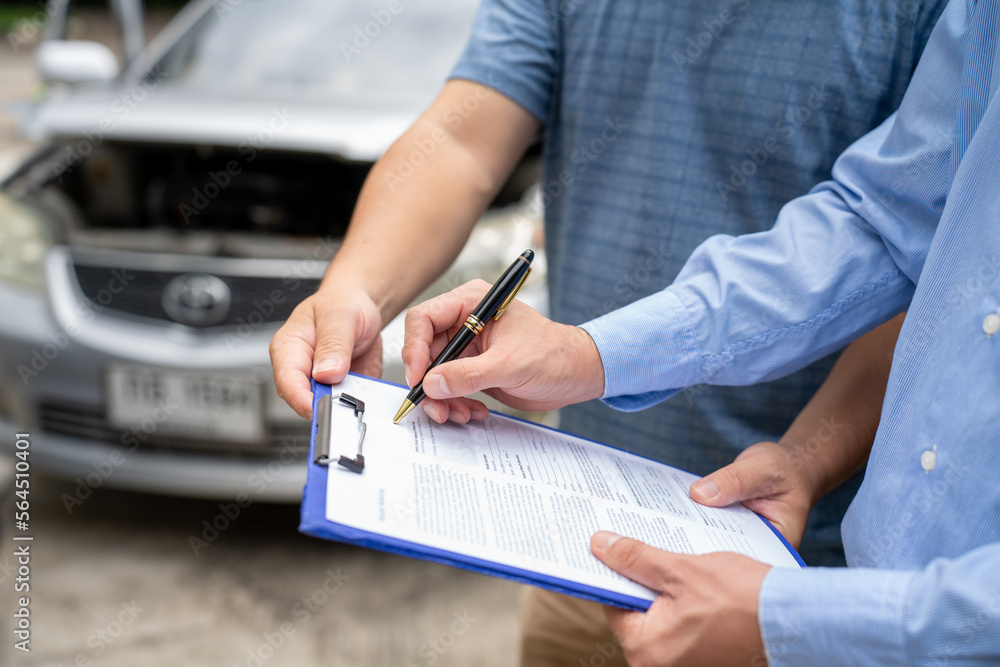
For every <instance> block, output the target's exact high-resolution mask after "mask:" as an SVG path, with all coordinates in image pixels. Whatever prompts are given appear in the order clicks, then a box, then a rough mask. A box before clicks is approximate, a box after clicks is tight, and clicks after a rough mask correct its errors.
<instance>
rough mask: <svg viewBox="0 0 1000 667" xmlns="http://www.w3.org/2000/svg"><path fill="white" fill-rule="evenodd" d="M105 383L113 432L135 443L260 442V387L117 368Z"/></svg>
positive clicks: (232, 379)
mask: <svg viewBox="0 0 1000 667" xmlns="http://www.w3.org/2000/svg"><path fill="white" fill-rule="evenodd" d="M106 377H107V390H108V422H109V423H110V424H111V426H112V427H113V428H119V429H122V431H123V432H124V431H129V432H135V435H137V436H139V437H140V438H141V437H142V436H143V434H144V435H146V436H147V437H149V438H155V437H157V436H171V437H182V438H190V439H202V440H212V441H228V442H238V443H245V444H261V445H262V444H264V442H265V440H264V418H263V413H264V410H263V397H262V393H261V387H260V385H259V384H258V383H256V382H254V381H252V380H249V379H242V378H235V377H232V376H226V375H217V374H207V373H185V372H176V371H168V370H162V369H155V370H154V369H148V368H137V367H122V366H113V367H110V368H108V370H107V376H106Z"/></svg>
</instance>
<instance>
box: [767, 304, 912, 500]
mask: <svg viewBox="0 0 1000 667" xmlns="http://www.w3.org/2000/svg"><path fill="white" fill-rule="evenodd" d="M904 317H905V315H902V314H901V315H898V316H897V317H895V318H893V319H891V320H889V321H888V322H886V323H885V324H883V325H882V326H880V327H878V328H876V329H874V330H872V331H870V332H869V333H867V334H865V335H864V336H862V337H861V338H859V339H857V340H856V341H854V342H853V343H851V345H849V346H848V347H847V349H845V350H844V353H843V354H842V355H841V356H840V359H838V360H837V363H836V364H835V365H834V367H833V370H831V371H830V375H829V376H828V377H827V379H826V381H825V382H824V383H823V385H822V386H821V387H820V388H819V390H818V391H817V392H816V394H815V395H814V396H813V398H812V400H810V401H809V403H808V404H807V405H806V407H805V408H803V409H802V411H801V412H800V413H799V415H798V417H796V419H795V421H794V422H792V425H791V426H790V427H789V428H788V430H787V431H786V432H785V434H784V436H782V438H781V440H780V441H779V444H781V445H782V446H784V447H786V448H787V449H788V454H787V460H788V462H789V463H790V464H792V465H793V466H794V467H795V469H796V470H801V471H802V472H803V473H804V474H805V475H806V476H807V477H808V479H809V480H810V487H811V489H812V491H813V498H812V500H813V502H815V501H816V500H818V499H819V498H820V497H822V496H823V495H825V494H826V493H828V492H829V491H831V490H832V489H834V488H835V487H837V486H838V485H840V484H841V483H843V482H844V481H846V480H847V478H849V477H850V476H851V475H853V474H854V473H855V472H856V471H857V470H858V469H859V468H861V466H863V465H864V463H865V462H866V461H867V460H868V454H869V453H870V452H871V448H872V443H873V442H874V440H875V431H876V430H877V429H878V424H879V418H880V415H881V410H882V401H883V398H884V397H885V387H886V383H887V381H888V379H889V369H890V367H891V365H892V352H893V348H894V347H895V345H896V338H897V337H898V335H899V330H900V327H901V326H902V324H903V318H904Z"/></svg>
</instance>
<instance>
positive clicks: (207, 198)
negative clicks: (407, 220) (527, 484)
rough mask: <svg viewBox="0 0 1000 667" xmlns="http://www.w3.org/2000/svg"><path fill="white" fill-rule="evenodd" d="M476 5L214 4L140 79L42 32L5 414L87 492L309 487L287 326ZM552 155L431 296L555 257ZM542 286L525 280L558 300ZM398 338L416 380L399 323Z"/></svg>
mask: <svg viewBox="0 0 1000 667" xmlns="http://www.w3.org/2000/svg"><path fill="white" fill-rule="evenodd" d="M120 2H121V0H120ZM122 4H123V5H125V6H127V5H129V4H130V3H127V2H124V3H122ZM474 9H475V2H474V1H473V0H462V1H458V0H433V1H431V0H426V1H424V2H420V3H415V2H408V1H407V0H375V1H365V2H358V1H357V0H343V1H336V2H330V1H327V0H215V1H212V0H203V1H198V2H193V3H191V4H190V5H188V6H187V7H186V8H185V9H184V10H182V11H181V12H180V14H178V16H177V17H176V18H175V19H174V20H173V21H172V22H171V23H170V24H169V25H168V26H167V27H166V28H165V29H164V30H163V31H162V32H161V33H160V35H159V36H158V37H157V38H156V40H154V41H153V42H152V43H151V44H150V45H149V46H148V47H146V48H145V49H142V50H141V51H139V50H138V49H136V54H135V55H134V58H132V62H131V64H130V65H129V66H128V67H126V68H125V69H124V71H122V72H118V71H117V70H118V65H117V64H116V61H115V60H114V56H112V55H111V54H110V52H108V51H107V50H106V49H104V47H101V46H100V45H97V44H81V43H73V42H60V41H50V42H46V43H44V44H43V45H42V46H41V47H40V49H39V52H38V65H39V70H40V72H41V74H42V76H43V79H44V80H46V81H47V83H48V90H49V95H48V96H47V98H46V99H45V100H43V101H42V102H40V103H38V104H37V105H35V106H34V107H32V108H31V109H30V110H29V111H28V113H27V114H26V116H25V117H24V119H23V130H24V132H25V134H26V135H27V136H29V137H32V138H34V139H36V140H39V141H40V142H41V149H40V150H39V151H38V152H37V153H36V154H35V155H34V156H33V157H31V158H30V159H28V160H27V161H26V162H25V163H24V164H23V165H21V166H20V168H19V169H17V171H16V172H15V173H14V174H13V175H12V176H10V177H9V178H7V180H6V181H5V182H4V183H3V184H2V186H0V188H2V189H0V312H2V313H3V317H0V358H2V359H3V361H4V363H3V364H2V368H0V373H2V375H0V429H2V430H3V431H4V432H6V433H13V432H15V430H17V431H18V432H24V431H27V432H29V433H30V434H31V436H32V449H31V457H32V463H33V465H34V468H33V469H35V470H46V471H49V472H51V473H54V474H59V475H63V476H67V477H69V478H71V479H74V480H75V481H76V484H75V496H74V497H67V498H64V501H65V502H66V503H67V506H68V507H71V506H72V505H73V504H74V503H75V501H76V500H79V501H82V500H84V499H85V498H86V497H87V496H89V495H90V494H91V493H93V492H94V490H95V489H96V488H99V487H101V486H114V487H118V488H129V489H136V490H144V491H151V492H159V493H170V494H179V495H194V496H201V497H215V498H236V497H249V498H252V499H261V500H271V501H294V500H297V499H298V498H299V497H300V495H301V490H302V484H303V481H304V463H303V462H304V458H305V456H304V455H305V452H306V450H307V449H308V444H309V439H308V425H307V424H306V423H305V422H303V421H302V420H301V419H299V418H298V417H297V416H296V415H295V414H294V413H293V412H292V411H291V410H290V409H289V408H288V407H287V406H286V405H285V404H284V402H283V401H281V400H280V399H279V398H278V397H277V395H276V394H275V392H274V389H273V383H272V381H271V368H270V364H269V361H268V354H267V346H268V342H269V340H270V338H271V336H272V335H273V333H274V332H275V331H276V330H277V328H278V327H279V326H280V324H281V322H283V321H284V320H285V318H287V316H288V314H289V313H290V312H291V311H292V309H293V308H294V307H295V305H296V304H297V303H298V302H299V301H301V300H302V299H303V298H305V297H306V296H307V295H309V294H310V293H311V292H312V291H313V290H314V289H315V287H316V285H317V284H318V280H319V278H320V277H321V275H322V273H323V271H324V269H325V267H326V265H327V263H328V261H329V259H330V258H331V257H332V256H333V255H334V254H335V253H336V251H337V247H338V245H339V241H340V238H341V237H342V235H343V233H344V231H345V229H346V227H347V225H348V221H349V219H350V216H351V212H352V209H353V206H354V202H355V199H356V197H357V194H358V191H359V188H360V187H361V184H362V182H363V181H364V179H365V176H366V175H367V173H368V171H369V169H370V167H371V164H372V163H373V161H375V160H376V159H377V158H378V157H379V156H380V155H381V154H382V153H383V152H384V151H385V150H386V148H387V147H388V146H389V145H390V144H391V143H392V141H393V140H394V139H395V138H396V137H397V136H398V135H399V134H400V133H401V132H403V131H404V130H405V129H406V128H407V127H408V126H409V124H410V123H412V122H413V120H414V119H415V118H416V116H417V115H418V114H419V113H420V112H421V110H422V109H424V108H425V107H426V106H427V105H428V104H429V103H430V101H431V100H432V99H433V97H434V96H435V94H436V93H437V91H438V90H439V88H440V86H441V85H442V84H443V82H444V79H445V77H446V75H447V73H448V71H449V68H450V67H451V66H452V64H453V63H454V62H455V60H456V58H457V57H458V54H459V53H460V51H461V49H462V47H463V45H464V43H465V41H466V39H467V35H468V33H469V31H470V27H471V22H472V17H473V13H474ZM126 43H129V42H128V40H126ZM131 43H134V40H133V41H132V42H131ZM140 46H141V44H140ZM473 107H474V101H470V105H469V108H461V109H456V110H455V113H456V114H459V115H461V114H468V113H472V112H473V111H474V108H473ZM431 149H432V147H431ZM428 150H430V149H428ZM411 158H412V161H413V163H414V164H411V165H409V166H410V167H411V168H418V167H419V164H417V163H418V162H419V160H420V155H417V154H414V155H413V156H411ZM537 161H538V156H537V151H529V154H528V155H527V156H526V157H525V159H524V161H523V162H522V164H521V166H520V167H519V168H518V170H517V172H516V173H515V175H514V176H513V177H512V179H511V182H510V183H509V184H508V186H507V187H506V188H505V189H504V191H503V192H502V193H501V194H500V195H499V196H498V197H497V200H496V201H495V202H494V205H493V206H492V207H491V209H490V210H489V211H488V212H487V214H486V215H485V216H484V217H483V219H482V220H481V221H480V222H479V224H478V225H477V227H476V229H475V231H474V232H473V237H472V239H471V241H470V243H469V245H468V246H467V247H466V250H465V251H464V252H463V254H462V256H461V257H460V258H459V259H458V260H457V261H456V263H455V265H454V266H453V267H452V268H451V270H450V271H449V272H448V274H447V275H446V276H445V277H444V278H443V279H442V280H441V281H439V282H438V283H437V284H436V285H435V286H434V287H433V288H432V289H431V290H430V291H429V292H428V293H427V294H425V295H424V296H429V295H431V294H432V293H436V292H441V291H444V290H445V289H448V288H451V287H453V286H456V285H458V284H461V283H462V282H464V281H466V280H468V279H471V278H473V277H483V278H486V279H488V280H491V279H492V278H493V277H494V276H496V275H498V274H499V273H500V271H502V269H503V268H504V267H505V266H506V265H507V264H508V263H509V262H510V260H511V258H512V257H515V256H517V255H518V254H519V253H520V252H521V251H522V250H524V248H527V247H535V248H536V250H537V249H538V241H539V238H540V236H539V229H540V217H541V216H540V213H541V212H540V210H539V208H540V207H539V205H538V197H537V194H535V195H534V196H532V193H533V192H536V191H535V190H534V189H533V188H532V187H531V186H532V185H533V184H534V182H535V179H536V178H537ZM405 168H406V165H401V166H400V173H402V172H403V170H404V169H405ZM540 259H541V261H536V267H538V269H540V270H539V271H536V273H535V275H539V274H541V273H542V271H541V270H544V257H541V258H540ZM533 278H534V276H533ZM533 282H534V283H535V287H534V289H533V290H527V288H526V291H523V292H522V296H523V297H524V298H526V299H528V300H529V301H532V300H533V301H534V302H535V305H537V306H540V307H543V308H544V303H542V301H543V299H544V296H543V294H544V287H543V284H544V281H542V280H537V279H534V281H533ZM383 337H384V341H385V347H384V349H385V364H386V374H385V375H386V377H387V378H388V379H391V380H396V381H402V371H401V368H400V362H399V353H400V343H401V327H400V322H399V320H397V321H395V322H394V323H392V324H390V326H389V327H387V329H386V331H385V332H384V334H383ZM241 494H244V495H241Z"/></svg>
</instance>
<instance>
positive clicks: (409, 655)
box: [0, 22, 520, 667]
mask: <svg viewBox="0 0 1000 667" xmlns="http://www.w3.org/2000/svg"><path fill="white" fill-rule="evenodd" d="M104 28H106V26H102V24H100V22H96V24H90V25H82V26H81V25H77V26H76V28H75V29H77V30H81V31H84V34H90V35H97V36H98V38H101V37H102V36H104V35H106V34H107V31H106V30H105V29H104ZM86 31H91V32H90V33H86ZM4 42H5V43H4V44H2V45H0V172H5V171H6V170H7V169H9V168H11V167H12V166H13V165H15V164H16V163H17V161H18V160H19V159H20V157H21V156H23V155H24V154H25V152H26V151H27V150H29V149H30V145H29V144H27V143H26V142H24V141H22V140H20V139H19V138H18V137H17V136H16V131H15V129H14V124H13V121H12V119H11V117H10V113H9V111H7V107H8V105H9V104H10V103H12V102H15V101H17V100H23V99H26V98H28V97H29V96H30V95H31V94H32V91H33V89H34V86H35V82H34V74H33V70H32V66H31V54H30V51H29V50H28V49H22V50H20V52H18V53H14V52H13V49H12V48H11V47H10V45H9V42H8V41H7V40H6V39H5V40H4ZM13 436H14V434H12V433H4V434H0V437H3V438H12V437H13ZM11 478H12V471H11V469H10V465H9V462H0V494H6V495H4V496H3V498H2V500H0V527H2V533H0V609H3V610H4V613H3V614H2V615H0V664H2V665H17V666H20V665H25V666H29V665H39V666H45V667H56V666H58V665H65V666H66V667H69V666H70V665H80V666H88V665H100V666H106V667H134V666H135V665H186V666H189V667H199V666H201V665H206V666H209V665H211V666H214V665H225V666H230V665H234V666H240V667H259V666H260V665H268V666H269V667H270V666H272V665H273V666H278V665H294V666H296V667H311V666H313V665H316V666H319V665H324V666H326V665H330V666H335V665H399V666H407V665H420V666H423V665H432V664H433V665H477V666H484V667H489V666H491V665H510V664H514V662H515V656H516V645H517V634H518V630H517V600H518V596H519V594H520V587H519V586H517V585H514V584H511V583H509V582H505V581H500V580H496V579H492V578H488V577H484V576H480V575H476V574H472V573H468V572H463V571H459V570H455V569H452V568H447V567H444V566H439V565H433V564H430V563H423V562H419V561H415V560H410V559H404V558H399V557H395V556H389V555H385V554H379V553H375V552H372V551H367V550H362V549H355V548H351V547H347V546H343V545H338V544H333V543H329V542H324V541H322V540H315V539H310V538H306V537H303V536H301V535H299V534H298V533H297V532H296V525H297V519H298V508H297V507H285V506H268V505H260V504H255V505H251V506H249V507H247V508H245V509H242V510H241V511H240V514H239V516H238V517H236V518H234V519H232V520H229V524H230V525H229V526H228V527H227V528H225V529H224V530H222V531H221V532H220V534H219V535H218V537H217V538H216V539H215V540H214V541H212V542H210V543H209V546H207V547H202V548H201V549H200V550H198V553H195V549H193V548H192V546H191V543H190V538H191V537H192V536H201V537H203V535H202V533H203V531H204V529H205V528H204V525H203V522H204V521H208V522H213V521H218V523H219V525H223V524H224V523H225V520H224V519H223V520H219V519H218V517H219V516H220V515H221V514H222V512H223V510H222V509H220V507H219V504H218V503H214V502H198V501H191V500H178V499H174V498H163V497H157V496H146V495H139V494H128V493H119V492H114V491H110V490H107V489H98V490H97V491H95V492H94V494H93V496H92V497H90V498H88V499H87V500H86V501H85V502H84V504H83V505H82V506H79V507H73V508H72V509H73V512H72V514H70V513H69V512H68V511H67V509H66V507H65V506H64V505H63V502H62V500H61V496H62V494H64V493H73V488H74V486H75V484H74V483H72V482H69V483H67V482H64V481H60V480H53V479H46V478H40V477H37V476H32V478H31V495H30V499H31V503H32V505H31V531H30V532H31V534H33V535H34V536H35V541H34V542H32V543H31V547H30V548H31V562H30V567H31V572H30V586H31V590H30V592H29V593H27V595H30V598H31V603H30V611H31V630H32V635H31V649H32V650H31V653H30V654H24V653H21V652H19V651H17V650H15V649H14V648H13V644H14V641H15V640H14V635H13V632H12V630H13V619H12V617H11V612H10V610H12V609H15V608H16V606H15V604H16V598H17V597H19V596H20V595H21V594H20V593H15V586H16V585H17V579H18V573H17V562H16V558H15V556H14V548H15V546H14V545H15V543H14V542H13V541H12V540H11V532H10V528H11V519H12V518H13V516H14V507H13V501H14V500H16V499H15V498H14V497H12V495H11V490H10V480H11ZM227 509H228V508H227ZM228 511H229V512H230V513H232V509H229V510H228ZM209 535H211V533H209Z"/></svg>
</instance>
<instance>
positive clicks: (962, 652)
mask: <svg viewBox="0 0 1000 667" xmlns="http://www.w3.org/2000/svg"><path fill="white" fill-rule="evenodd" d="M998 20H1000V12H998V8H997V2H996V1H995V0H979V2H978V3H976V2H972V1H970V0H952V1H951V2H950V4H949V5H948V7H947V8H946V9H945V12H944V14H943V15H942V18H941V20H940V21H939V23H938V25H937V27H936V28H935V30H934V32H933V33H932V35H931V38H930V41H929V42H928V46H927V49H926V51H925V54H924V56H923V58H922V60H921V62H920V64H919V65H918V67H917V70H916V73H915V74H914V78H913V80H912V82H911V84H910V87H909V89H908V91H907V94H906V96H905V97H904V100H903V103H902V105H901V106H900V108H899V110H898V111H897V113H895V114H893V115H892V116H891V117H890V118H889V119H888V120H887V121H886V122H885V123H883V124H882V125H881V126H880V127H879V128H878V129H876V130H874V131H873V132H871V133H869V134H868V135H866V136H865V137H863V138H862V139H860V140H859V141H857V142H856V143H855V144H854V145H852V146H851V147H850V148H849V149H847V151H846V152H845V153H844V154H843V155H842V156H841V157H840V159H839V160H838V161H837V163H836V165H835V167H834V171H833V181H830V182H827V183H823V184H821V185H819V186H817V187H816V188H815V189H814V190H813V191H812V192H811V193H810V194H809V195H806V196H804V197H800V198H798V199H796V200H793V201H792V202H790V203H789V204H788V205H786V206H785V207H784V208H783V209H782V211H781V213H780V215H779V216H778V220H777V223H776V224H775V226H774V228H773V229H772V230H770V231H768V232H762V233H758V234H751V235H746V236H741V237H736V238H734V237H729V236H715V237H712V238H711V239H709V240H708V241H706V242H705V243H704V244H702V245H701V246H700V247H699V248H698V249H697V250H696V251H695V253H694V254H693V255H692V256H691V258H690V260H689V261H688V262H687V264H686V265H685V267H684V269H683V270H682V271H681V273H680V274H679V276H678V279H677V281H676V282H675V283H674V284H673V285H672V286H670V287H669V288H667V289H665V290H663V291H661V292H659V293H656V294H654V295H651V296H648V297H646V298H644V299H642V300H640V301H637V302H635V303H633V304H631V305H630V306H627V307H625V308H623V309H620V310H618V311H614V312H612V313H609V314H607V315H605V316H603V317H600V318H598V319H595V320H592V321H590V322H588V323H587V324H585V325H583V327H584V328H585V329H586V330H587V331H588V332H589V333H590V335H591V336H592V337H593V338H594V341H595V342H596V343H597V346H598V349H599V350H600V353H601V357H602V360H603V362H604V367H605V374H606V394H605V400H606V402H608V403H609V404H611V405H612V406H614V407H617V408H619V409H623V410H638V409H642V408H644V407H646V406H649V405H652V404H654V403H656V402H658V401H661V400H663V399H664V398H666V397H668V396H670V395H672V394H673V393H675V392H676V391H677V390H678V389H680V388H683V387H686V386H689V385H693V384H697V383H703V382H711V383H716V384H748V383H754V382H760V381H764V380H769V379H771V378H776V377H780V376H782V375H784V374H786V373H790V372H792V371H794V370H796V369H798V368H801V367H802V366H803V365H805V364H807V363H809V362H810V361H811V360H813V359H816V358H818V357H820V356H822V355H825V354H827V353H829V352H830V351H831V350H834V349H837V348H839V347H841V346H843V345H844V344H846V343H847V342H849V341H850V340H852V339H854V338H856V337H857V336H859V335H861V334H862V333H864V332H865V331H867V330H869V329H872V328H874V327H875V326H877V325H878V324H880V323H882V322H884V321H886V320H887V319H889V318H890V317H892V316H893V315H895V314H896V313H899V312H901V311H902V310H904V309H907V310H908V315H907V318H906V321H905V323H904V325H903V329H902V331H901V333H900V337H899V340H898V342H897V345H896V350H895V354H894V358H893V366H892V373H891V375H890V378H889V384H888V387H887V390H886V397H885V403H884V408H883V418H882V422H881V424H880V426H879V430H878V435H877V437H876V440H875V444H874V447H873V448H872V452H871V457H870V459H869V463H868V469H867V474H866V476H865V480H864V483H863V484H862V486H861V489H860V491H859V492H858V495H857V496H856V498H855V500H854V502H853V503H852V505H851V507H850V509H849V511H848V513H847V516H846V518H845V520H844V524H843V537H844V545H845V548H846V551H847V558H848V563H849V564H850V565H851V566H852V567H851V568H847V569H824V568H809V569H804V570H784V569H781V570H779V569H775V570H772V571H771V572H770V573H769V574H768V576H767V578H766V579H765V582H764V586H763V589H762V591H761V598H760V622H761V629H762V633H763V637H764V642H765V646H766V648H767V654H768V658H769V660H770V663H771V664H772V665H807V664H808V665H821V664H822V665H825V664H845V665H911V664H920V665H947V664H959V663H960V664H963V665H968V664H977V665H978V664H992V665H996V664H998V662H1000V99H998V98H997V95H996V94H995V93H996V87H997V84H998V82H1000V49H998V45H997V34H998ZM762 313H763V314H765V315H766V317H762V316H761V314H762Z"/></svg>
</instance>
